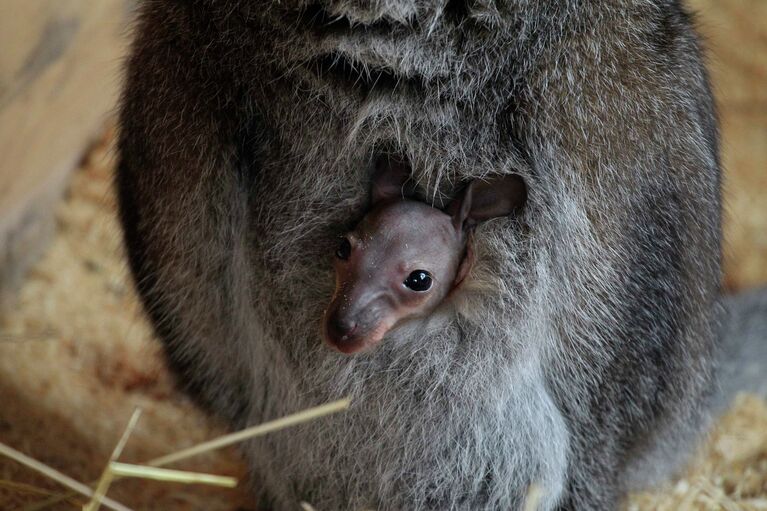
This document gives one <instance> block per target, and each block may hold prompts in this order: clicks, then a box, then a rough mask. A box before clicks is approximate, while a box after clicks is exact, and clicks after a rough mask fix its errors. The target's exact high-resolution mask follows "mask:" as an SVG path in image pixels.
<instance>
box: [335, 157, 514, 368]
mask: <svg viewBox="0 0 767 511" xmlns="http://www.w3.org/2000/svg"><path fill="white" fill-rule="evenodd" d="M408 176H409V169H408V168H407V167H405V166H404V165H402V164H396V162H395V164H394V165H392V162H391V161H387V162H386V163H385V164H384V165H383V166H379V169H378V172H377V173H376V175H375V176H374V180H373V191H372V196H373V208H372V210H371V211H370V212H369V213H368V214H367V215H365V217H364V218H363V219H362V221H360V223H359V224H357V226H356V227H355V228H354V230H353V231H352V232H350V233H348V234H347V235H346V237H345V238H344V239H343V240H342V242H341V245H340V246H339V249H338V251H337V252H336V257H335V273H336V289H335V293H334V294H333V298H332V300H331V302H330V305H329V306H328V308H327V310H326V311H325V315H324V318H323V336H324V338H325V340H326V342H327V343H328V344H329V345H330V346H331V347H333V348H335V349H337V350H338V351H340V352H342V353H346V354H352V353H356V352H359V351H362V350H366V349H370V348H371V347H373V346H374V345H376V344H378V343H379V342H380V341H381V340H382V339H383V337H384V336H385V335H386V333H387V332H388V331H389V330H391V329H392V328H394V327H395V326H397V325H399V324H401V323H403V322H405V321H407V320H410V319H413V318H416V317H423V316H426V315H428V314H429V313H431V312H432V311H433V310H434V309H435V308H436V307H437V306H439V305H440V304H441V303H442V302H443V301H444V300H445V299H446V297H448V295H449V294H450V293H451V291H453V290H454V289H455V288H456V287H457V286H458V285H459V284H460V283H461V282H462V281H463V279H464V278H465V277H466V275H467V273H468V271H469V269H470V267H471V262H472V256H471V248H470V247H469V246H468V240H469V233H470V230H471V228H473V226H474V225H476V223H477V222H479V221H482V220H486V219H489V218H494V217H498V216H503V215H508V214H509V213H511V212H512V211H514V210H515V209H517V208H519V207H521V205H522V204H523V203H524V199H525V194H526V192H525V187H524V183H523V182H522V180H521V178H519V176H504V177H502V178H498V180H497V182H496V183H493V184H492V185H491V184H488V183H481V184H479V183H470V184H469V186H468V187H467V188H466V189H465V191H464V192H463V194H462V195H461V196H460V197H459V198H458V199H456V200H455V201H454V202H453V203H452V204H451V205H450V207H449V208H448V212H447V213H446V212H443V211H441V210H439V209H437V208H433V207H430V206H428V205H426V204H424V203H422V202H418V201H414V200H409V199H403V198H402V187H403V184H404V182H405V181H406V180H407V177H408Z"/></svg>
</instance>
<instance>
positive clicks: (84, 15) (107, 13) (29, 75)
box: [0, 0, 129, 306]
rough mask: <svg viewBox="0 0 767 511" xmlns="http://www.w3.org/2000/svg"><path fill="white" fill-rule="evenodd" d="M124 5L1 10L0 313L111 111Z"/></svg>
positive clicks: (74, 1)
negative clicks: (73, 171) (70, 176)
mask: <svg viewBox="0 0 767 511" xmlns="http://www.w3.org/2000/svg"><path fill="white" fill-rule="evenodd" d="M128 15H129V7H128V3H127V2H126V0H2V2H0V49H1V50H0V306H2V305H3V303H8V302H9V296H10V293H11V292H12V290H13V289H15V287H16V286H17V285H18V284H19V282H20V279H21V278H22V276H23V274H24V271H25V269H26V268H27V266H28V265H29V264H31V263H32V262H34V260H36V258H37V257H38V255H39V254H40V252H41V251H42V250H43V248H44V247H45V245H46V242H47V240H48V238H49V236H50V234H51V232H52V230H53V216H52V208H53V206H54V204H55V203H56V202H57V200H58V198H59V196H60V194H61V192H62V189H63V187H64V183H65V182H66V179H67V176H68V174H69V171H70V170H71V169H73V168H74V167H75V166H76V165H77V163H78V160H79V158H80V157H81V155H82V154H83V150H84V149H85V147H86V146H87V144H88V141H89V140H91V139H92V138H93V137H94V136H95V135H96V134H97V133H98V132H99V131H100V130H101V126H102V125H103V123H104V119H105V118H106V116H107V115H108V113H109V112H110V111H111V110H112V109H113V106H114V104H115V100H116V96H117V91H118V90H119V82H120V76H119V68H120V59H121V56H122V55H123V52H124V48H125V40H126V35H127V30H126V21H127V19H128Z"/></svg>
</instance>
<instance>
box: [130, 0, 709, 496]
mask: <svg viewBox="0 0 767 511" xmlns="http://www.w3.org/2000/svg"><path fill="white" fill-rule="evenodd" d="M120 119H121V128H122V129H121V134H120V153H121V161H120V170H119V175H118V180H117V183H118V188H119V192H120V198H121V214H122V219H123V225H124V227H125V234H126V242H127V245H128V249H129V254H130V258H131V265H132V269H133V271H134V274H135V276H136V280H137V285H138V288H139V290H140V292H141V294H142V297H143V299H144V302H145V305H146V308H147V310H148V312H149V313H150V315H151V317H152V319H153V321H154V322H155V325H156V328H157V330H158V332H159V333H160V335H161V337H162V338H163V340H164V341H165V343H166V346H167V352H168V355H169V360H170V361H171V363H172V364H173V366H174V368H175V369H176V370H177V372H178V374H179V377H180V381H181V382H182V384H184V385H185V386H186V388H187V389H188V390H189V391H190V393H192V394H193V395H194V396H196V397H197V398H198V399H199V401H200V402H201V403H202V404H203V405H204V406H206V407H207V409H209V410H211V411H212V412H214V413H216V414H218V415H219V416H221V417H224V418H225V419H226V420H228V421H229V422H230V424H231V425H232V426H233V427H239V426H243V425H245V424H252V423H258V422H262V421H264V420H266V419H270V418H273V417H277V416H280V415H283V414H287V413H290V412H294V411H297V410H300V409H302V408H305V407H309V406H312V405H315V404H318V403H321V402H324V401H327V400H331V399H336V398H339V397H341V396H346V395H349V396H351V397H352V398H353V400H354V404H353V407H352V409H351V410H350V411H349V412H348V413H346V414H344V415H341V416H336V417H332V418H327V419H323V420H322V421H319V422H317V423H313V424H310V425H306V426H302V427H299V428H296V429H293V430H290V431H288V432H283V433H277V434H274V435H271V436H269V437H266V438H263V439H259V440H257V441H253V442H251V443H250V444H248V445H247V446H246V448H245V454H246V456H247V458H248V460H249V462H250V466H251V468H252V473H253V478H254V485H253V486H254V489H255V491H256V492H257V493H258V495H259V496H260V497H261V501H262V502H264V503H271V504H272V505H273V506H274V507H276V508H278V509H295V508H296V507H295V506H296V503H297V502H298V500H301V499H302V500H307V501H309V502H311V503H312V504H313V505H315V506H316V507H317V508H318V509H323V510H335V509H360V508H364V507H376V508H379V509H413V510H423V509H515V508H518V507H519V506H520V505H521V503H522V502H523V500H524V498H525V495H526V493H527V489H528V487H529V485H530V484H531V483H534V482H535V483H539V484H540V485H541V486H542V487H543V488H545V496H544V500H543V503H542V506H541V508H542V509H554V508H561V509H600V510H603V509H611V508H614V507H616V505H617V502H618V499H619V498H620V496H621V495H622V494H623V492H624V491H625V490H626V488H627V487H628V486H629V485H630V484H634V483H635V482H636V481H639V480H642V477H639V476H637V475H636V474H642V473H644V472H645V471H644V470H643V468H642V464H643V463H646V461H647V459H648V453H656V452H660V453H663V452H664V446H666V445H670V443H673V442H677V441H679V440H680V439H682V438H688V437H690V433H694V432H695V431H696V430H697V428H698V427H700V424H701V423H702V422H703V421H702V419H704V418H705V416H706V413H705V407H704V406H703V403H705V402H706V400H707V399H708V398H709V395H710V394H711V389H712V383H711V382H712V372H713V367H714V363H713V361H714V358H715V357H714V353H715V345H716V335H715V332H716V329H717V318H718V316H719V313H718V311H719V308H718V306H717V300H718V289H719V279H720V256H719V254H720V191H719V179H720V178H719V163H718V148H717V144H718V142H717V132H716V119H715V117H714V113H713V105H712V99H711V94H710V91H709V87H708V83H707V78H706V73H705V70H704V68H703V65H702V64H701V58H700V50H699V46H698V42H697V40H696V38H695V36H694V34H693V31H692V28H691V23H690V20H689V17H688V15H687V14H686V13H685V12H684V10H683V9H682V8H681V7H680V6H679V5H678V3H677V2H673V1H660V0H658V1H650V0H616V1H611V2H607V1H604V2H603V1H599V2H596V1H595V2H589V1H576V0H560V1H552V2H542V1H538V0H508V1H505V2H497V3H496V2H489V1H486V0H476V1H474V2H463V1H461V0H449V1H447V2H444V1H439V0H431V1H426V0H424V1H421V2H415V1H412V0H380V1H378V2H374V3H369V2H365V1H361V0H339V1H333V0H322V1H321V3H318V4H313V5H307V4H304V3H302V1H301V0H281V1H279V2H265V1H255V0H252V1H246V0H217V1H216V0H199V1H180V0H166V1H159V0H155V1H150V0H147V1H145V2H144V3H143V4H142V6H141V8H140V18H139V20H138V24H137V30H136V39H135V43H134V46H133V51H132V56H131V58H130V61H129V63H128V70H127V87H126V89H125V94H124V97H123V101H122V109H121V118H120ZM381 153H395V154H397V155H400V157H403V158H405V159H406V160H407V161H408V162H409V163H410V164H411V165H412V168H413V174H414V175H413V177H414V180H415V182H416V183H417V186H418V189H417V192H418V195H419V197H420V198H421V199H422V200H426V201H428V202H433V203H435V204H437V205H443V204H445V203H446V202H449V200H450V199H451V198H452V197H453V196H454V195H455V193H456V191H457V190H458V189H459V188H460V186H461V185H462V183H464V182H466V181H468V180H470V179H473V178H478V177H484V176H489V175H497V174H506V173H516V174H519V175H521V176H523V178H524V179H525V182H526V185H527V188H528V199H527V205H526V207H525V210H524V213H523V214H522V215H521V216H519V217H511V218H504V219H496V220H493V221H490V222H487V223H486V224H483V225H481V226H479V227H478V228H477V230H476V233H475V237H474V249H475V253H476V261H477V262H476V264H475V266H474V270H473V273H472V274H471V276H470V278H469V281H467V282H466V286H465V289H464V290H463V292H462V293H460V295H459V296H457V297H456V300H454V301H453V302H452V303H450V304H449V305H447V306H445V307H443V308H442V309H440V310H438V311H437V312H436V313H434V314H433V315H432V316H431V317H430V318H429V319H428V321H423V322H417V323H416V322H411V323H410V324H407V325H404V326H403V327H401V328H398V329H396V330H395V331H393V332H391V334H390V335H389V336H388V337H387V339H385V340H384V341H383V342H382V343H381V345H380V346H379V347H378V349H376V350H375V351H373V352H371V353H367V354H360V355H356V356H353V357H346V356H344V355H341V354H338V353H335V352H333V351H331V350H329V349H328V348H327V347H325V346H324V345H323V344H322V342H321V338H320V332H319V322H320V318H321V317H322V311H323V307H324V306H325V305H326V304H327V301H328V299H329V297H330V295H331V293H332V287H333V274H332V267H331V261H330V254H332V253H333V248H334V246H335V242H336V239H337V236H338V235H339V234H341V233H343V232H345V231H346V230H347V229H348V228H350V227H351V226H352V225H354V224H355V223H356V221H357V220H358V219H359V218H360V217H361V216H362V215H363V214H364V212H365V211H366V209H367V206H368V205H367V190H368V188H369V185H370V174H371V172H372V162H373V161H374V159H375V157H376V156H378V155H379V154H381Z"/></svg>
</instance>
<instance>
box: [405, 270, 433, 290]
mask: <svg viewBox="0 0 767 511" xmlns="http://www.w3.org/2000/svg"><path fill="white" fill-rule="evenodd" d="M403 284H405V287H407V288H408V289H411V290H413V291H428V290H429V288H430V287H431V275H429V272H428V271H426V270H416V271H414V272H412V273H411V274H410V275H408V276H407V278H406V279H405V282H403Z"/></svg>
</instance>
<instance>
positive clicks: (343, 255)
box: [336, 238, 352, 261]
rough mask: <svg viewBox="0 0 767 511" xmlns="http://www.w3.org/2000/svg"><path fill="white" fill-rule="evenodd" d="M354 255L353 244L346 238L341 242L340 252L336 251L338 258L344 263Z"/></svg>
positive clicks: (339, 245)
mask: <svg viewBox="0 0 767 511" xmlns="http://www.w3.org/2000/svg"><path fill="white" fill-rule="evenodd" d="M351 254H352V244H351V243H350V242H349V239H348V238H344V239H342V240H341V243H339V244H338V250H336V257H337V258H339V259H341V260H342V261H346V260H347V259H349V256H350V255H351Z"/></svg>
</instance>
